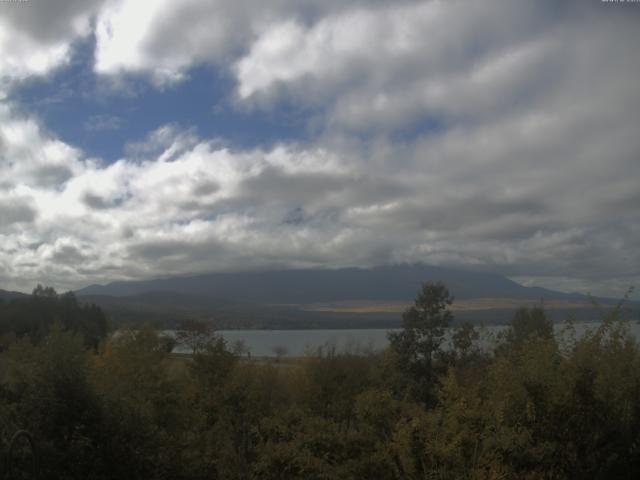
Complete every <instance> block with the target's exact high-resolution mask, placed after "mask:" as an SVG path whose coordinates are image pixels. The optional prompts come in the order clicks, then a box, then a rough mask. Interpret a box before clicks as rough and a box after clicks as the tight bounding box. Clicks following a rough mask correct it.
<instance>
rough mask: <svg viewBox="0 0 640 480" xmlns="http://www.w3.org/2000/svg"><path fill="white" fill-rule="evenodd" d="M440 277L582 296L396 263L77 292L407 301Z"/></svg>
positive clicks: (485, 290) (453, 282)
mask: <svg viewBox="0 0 640 480" xmlns="http://www.w3.org/2000/svg"><path fill="white" fill-rule="evenodd" d="M429 280H432V281H442V282H444V283H445V284H446V285H447V286H448V287H449V291H450V292H451V293H452V294H453V295H454V296H455V297H456V298H460V299H465V298H514V299H529V300H540V299H545V300H546V299H566V300H580V299H585V298H586V297H584V296H583V295H577V294H566V293H561V292H555V291H552V290H547V289H544V288H538V287H525V286H522V285H520V284H518V283H516V282H514V281H512V280H509V279H508V278H506V277H504V276H501V275H497V274H493V273H482V272H473V271H465V270H459V269H451V268H445V267H433V266H427V265H396V266H383V267H375V268H369V269H365V268H341V269H300V270H279V271H262V272H241V273H213V274H207V275H197V276H189V277H172V278H163V279H157V280H145V281H129V282H113V283H109V284H107V285H91V286H89V287H86V288H83V289H80V290H78V291H77V292H76V294H77V295H79V296H86V295H108V296H114V297H125V296H134V295H142V294H148V293H151V292H171V293H173V294H183V295H191V296H194V297H206V298H209V299H218V300H219V301H229V302H242V303H256V304H309V303H317V302H339V301H348V300H372V301H394V300H395V301H410V300H413V299H414V298H415V295H416V293H417V291H418V290H419V288H420V285H421V283H422V282H425V281H429Z"/></svg>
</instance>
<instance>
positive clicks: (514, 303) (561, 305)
mask: <svg viewBox="0 0 640 480" xmlns="http://www.w3.org/2000/svg"><path fill="white" fill-rule="evenodd" d="M537 303H538V302H536V301H533V300H523V299H517V298H474V299H465V300H456V301H455V302H454V303H453V305H452V306H451V310H452V311H454V312H474V311H482V310H496V309H505V310H515V309H517V308H519V307H528V306H533V305H536V304H537ZM297 306H298V307H299V308H301V309H302V310H305V311H309V312H332V313H402V312H404V311H405V310H406V308H407V307H409V306H410V304H409V303H404V302H372V301H357V300H352V301H345V302H332V303H312V304H301V305H297ZM589 306H590V304H589V303H588V302H577V301H572V300H549V301H545V302H544V307H545V308H549V309H574V308H585V307H589Z"/></svg>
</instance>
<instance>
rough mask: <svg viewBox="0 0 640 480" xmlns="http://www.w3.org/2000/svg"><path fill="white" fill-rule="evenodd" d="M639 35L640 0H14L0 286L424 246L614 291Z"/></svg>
mask: <svg viewBox="0 0 640 480" xmlns="http://www.w3.org/2000/svg"><path fill="white" fill-rule="evenodd" d="M639 44H640V3H638V2H621V1H619V2H604V1H601V0H581V1H577V0H567V1H563V2H557V1H546V0H539V1H535V2H531V1H525V0H522V1H517V0H510V1H504V0H485V1H482V2H477V1H471V0H467V1H463V0H450V1H436V0H431V1H398V0H393V1H392V0H367V1H365V0H342V1H339V0H272V1H269V2H264V1H262V0H260V1H258V0H235V1H233V2H231V1H222V0H208V1H200V0H180V1H175V0H174V1H168V0H145V1H144V2H141V1H139V0H138V1H136V0H60V1H57V2H51V1H48V2H47V1H44V0H42V1H38V0H24V1H7V0H0V288H3V289H13V290H22V291H30V290H31V289H32V288H33V287H34V286H35V285H36V284H37V283H43V284H47V285H53V286H55V287H56V288H58V289H60V290H65V289H74V288H79V287H82V286H86V285H89V284H92V283H105V282H109V281H112V280H123V279H149V278H157V277H166V276H173V275H188V274H198V273H208V272H221V271H247V270H259V269H274V268H278V269H280V268H304V267H326V268H338V267H345V266H360V267H368V266H375V265H389V264H398V263H414V262H422V263H426V264H431V265H443V266H450V267H457V268H464V269H472V270H481V271H488V272H495V273H500V274H504V275H506V276H508V277H509V278H512V279H514V280H516V281H519V282H521V283H523V284H525V285H538V286H544V287H547V288H554V289H558V290H563V291H569V292H573V291H577V292H582V293H587V292H590V293H593V294H596V295H607V296H614V297H620V296H621V295H623V294H624V293H625V291H626V290H627V288H628V287H629V286H632V285H636V286H638V287H639V288H640V281H639V280H640V248H639V247H640V48H638V45H639ZM634 298H639V299H640V296H639V295H638V292H637V291H636V293H635V294H634Z"/></svg>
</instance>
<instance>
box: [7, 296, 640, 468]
mask: <svg viewBox="0 0 640 480" xmlns="http://www.w3.org/2000/svg"><path fill="white" fill-rule="evenodd" d="M452 302H453V298H452V296H451V295H450V293H449V291H448V289H447V287H446V286H445V285H443V284H442V283H425V284H424V285H423V286H422V289H421V291H420V292H419V294H418V296H417V297H416V299H415V303H414V305H413V306H412V307H410V308H409V309H407V310H406V311H405V313H404V314H403V315H402V329H401V330H400V331H399V332H397V333H394V334H391V335H390V338H389V340H390V345H389V347H388V348H387V349H386V350H384V351H382V352H371V351H367V350H366V349H357V348H354V349H352V350H351V351H338V350H337V349H336V348H335V347H334V346H331V345H325V346H323V347H320V348H318V349H317V350H316V351H315V352H313V354H310V355H308V356H306V357H301V358H291V359H278V360H271V361H264V359H255V358H254V359H251V358H248V357H247V356H246V355H245V354H244V353H242V352H241V351H239V350H238V349H234V348H232V346H230V345H227V344H226V342H225V341H224V339H223V338H222V337H220V336H218V335H216V334H215V333H211V332H209V333H207V334H206V335H201V334H199V333H198V332H197V331H196V334H195V336H191V337H190V336H189V335H185V336H184V338H183V339H182V340H183V341H192V346H193V354H192V355H188V356H186V355H176V354H173V353H171V350H172V347H173V343H172V342H171V341H169V340H168V339H167V338H165V337H163V336H162V335H161V334H160V332H159V331H157V330H155V329H154V328H153V326H152V325H151V324H147V325H145V326H143V327H141V328H136V329H124V330H120V331H119V333H118V334H117V335H110V334H109V329H108V325H107V319H106V318H105V316H104V314H103V313H102V311H101V310H100V309H99V308H98V307H95V306H91V305H83V304H81V303H79V302H78V301H77V300H76V298H75V297H74V296H73V294H71V293H69V294H63V295H59V294H57V293H56V292H55V291H54V290H53V289H51V288H44V287H38V288H36V290H34V292H33V295H31V296H29V297H27V298H24V299H15V300H11V301H5V302H2V303H0V334H1V337H0V349H1V353H0V442H2V443H1V444H0V445H1V446H2V451H3V454H4V456H5V457H7V453H6V452H7V451H8V448H9V446H8V442H9V439H10V438H11V436H12V435H13V433H14V432H16V431H19V430H26V431H28V432H29V433H30V435H31V436H32V438H33V439H34V444H35V448H34V449H32V450H29V449H28V448H26V447H25V448H24V449H23V450H24V452H22V457H21V458H19V459H17V460H16V463H18V464H20V467H21V468H22V470H23V472H22V473H20V472H19V471H17V470H16V471H15V472H12V473H10V474H9V475H8V476H6V477H5V478H43V479H132V480H134V479H172V480H180V479H184V480H196V479H229V480H231V479H238V480H240V479H265V480H266V479H318V480H320V479H323V480H329V479H336V480H338V479H340V480H344V479H354V480H355V479H381V480H382V479H416V480H417V479H530V480H533V479H585V478H592V479H600V478H602V479H604V478H607V479H617V478H621V479H624V478H638V474H640V351H639V349H638V343H637V341H636V339H635V338H634V337H633V336H632V335H631V333H630V330H629V325H630V322H631V321H632V320H631V319H630V318H628V317H627V316H626V315H625V309H624V304H623V303H622V302H621V303H620V304H618V305H617V306H615V307H612V308H609V309H608V310H606V311H603V312H602V321H601V322H600V324H599V326H598V327H597V328H594V329H592V330H590V331H588V332H587V333H586V334H584V335H580V336H578V335H576V334H575V331H574V330H573V329H574V326H573V324H572V322H571V321H570V320H567V322H566V324H565V326H564V327H563V329H564V330H563V339H564V340H563V341H562V342H560V341H559V340H558V338H557V337H556V336H554V330H553V325H552V323H551V321H550V320H549V319H548V317H547V316H546V315H545V311H544V308H543V307H542V306H535V307H523V308H521V309H519V310H518V311H517V312H516V313H515V314H514V316H513V319H512V321H511V324H510V327H509V328H508V329H507V330H506V331H505V333H504V334H502V335H499V336H497V337H496V338H495V339H494V340H493V342H492V344H491V346H490V348H486V347H481V345H480V343H479V334H478V330H477V329H476V328H475V327H474V326H472V325H470V324H458V325H455V324H454V323H453V320H454V319H453V315H452V313H451V311H450V307H451V305H452ZM454 325H455V326H454ZM451 328H452V329H453V334H452V335H451V336H450V338H451V342H450V343H448V341H445V337H446V335H445V333H446V331H447V330H448V329H451ZM9 460H11V459H9ZM8 463H9V462H4V464H3V467H5V468H6V466H7V464H8ZM3 473H4V472H3ZM20 474H22V475H23V476H22V477H20V476H19V475H20Z"/></svg>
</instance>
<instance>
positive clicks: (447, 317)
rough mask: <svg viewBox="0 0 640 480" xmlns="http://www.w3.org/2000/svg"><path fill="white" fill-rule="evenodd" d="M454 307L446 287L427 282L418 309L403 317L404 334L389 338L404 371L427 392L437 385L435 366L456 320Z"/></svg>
mask: <svg viewBox="0 0 640 480" xmlns="http://www.w3.org/2000/svg"><path fill="white" fill-rule="evenodd" d="M452 303H453V297H452V296H451V295H450V294H449V289H448V288H447V287H446V286H445V285H444V284H443V283H441V282H435V283H434V282H426V283H424V284H423V285H422V290H421V291H420V293H419V294H418V296H417V298H416V300H415V303H414V305H413V306H412V307H410V308H408V309H407V310H406V311H405V312H404V314H403V315H402V331H400V332H397V333H390V334H389V341H390V342H391V350H392V351H393V352H394V353H395V354H396V356H397V361H398V364H399V367H400V369H401V370H403V371H405V372H406V373H407V374H409V376H410V377H411V378H412V379H413V380H415V381H417V382H418V383H419V384H422V386H423V387H425V388H426V390H427V391H428V390H430V387H431V385H432V383H433V381H434V368H433V364H434V360H435V359H436V358H437V357H438V355H439V354H441V353H442V351H441V349H440V347H441V344H442V341H443V339H444V333H445V329H446V328H447V327H449V325H450V324H451V322H452V320H453V315H452V313H451V310H450V309H449V307H450V306H451V304H452ZM423 390H424V388H423Z"/></svg>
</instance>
